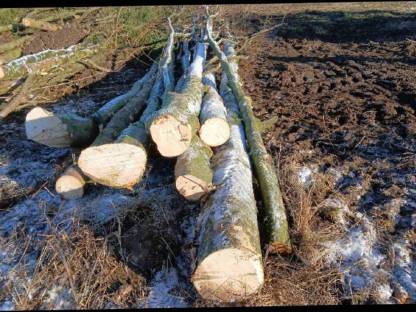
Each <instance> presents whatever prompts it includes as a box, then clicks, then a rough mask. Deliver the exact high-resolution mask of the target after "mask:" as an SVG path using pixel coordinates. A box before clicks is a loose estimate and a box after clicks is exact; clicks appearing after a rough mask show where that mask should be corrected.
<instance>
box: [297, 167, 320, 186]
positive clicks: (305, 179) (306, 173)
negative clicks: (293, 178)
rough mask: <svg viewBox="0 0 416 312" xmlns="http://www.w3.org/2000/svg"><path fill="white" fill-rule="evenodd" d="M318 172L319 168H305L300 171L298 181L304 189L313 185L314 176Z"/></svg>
mask: <svg viewBox="0 0 416 312" xmlns="http://www.w3.org/2000/svg"><path fill="white" fill-rule="evenodd" d="M316 172H318V168H315V167H312V168H310V167H307V166H303V167H301V168H300V169H299V171H298V180H299V182H300V183H301V184H302V185H303V187H304V188H308V187H310V186H311V185H312V183H313V181H314V179H313V174H314V173H316Z"/></svg>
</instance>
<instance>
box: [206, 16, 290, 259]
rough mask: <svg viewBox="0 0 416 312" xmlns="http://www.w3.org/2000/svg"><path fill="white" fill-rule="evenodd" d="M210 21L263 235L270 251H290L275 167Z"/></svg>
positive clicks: (209, 30) (229, 48)
mask: <svg viewBox="0 0 416 312" xmlns="http://www.w3.org/2000/svg"><path fill="white" fill-rule="evenodd" d="M211 23H212V21H211V19H210V18H207V24H206V30H207V34H208V41H209V44H210V46H211V48H212V49H213V51H214V53H215V55H216V56H217V57H218V58H219V59H220V62H221V67H222V70H223V71H224V72H225V73H226V75H227V79H228V85H229V86H230V88H231V90H232V91H233V93H234V96H235V97H236V99H237V101H238V106H239V110H240V113H241V117H242V119H243V121H244V126H245V133H246V137H247V142H248V146H249V149H250V156H251V158H252V160H253V164H254V168H255V172H256V177H257V180H258V181H259V184H260V190H261V193H262V198H263V205H264V215H265V228H266V236H267V240H268V242H269V246H270V247H271V249H270V250H271V251H276V252H282V253H288V252H291V250H292V248H291V243H290V237H289V231H288V222H287V217H286V211H285V207H284V203H283V198H282V194H281V192H280V188H279V181H278V179H277V175H276V172H275V171H276V169H275V167H274V165H273V162H272V158H271V157H270V156H269V155H268V154H267V151H266V148H265V146H264V143H263V139H262V137H261V129H259V123H258V122H257V119H256V117H255V116H254V114H253V110H252V104H251V99H250V98H249V97H248V96H246V95H245V93H244V90H243V87H242V85H241V81H240V79H239V76H238V73H237V63H236V62H235V58H234V57H235V51H234V49H233V47H232V45H231V42H229V41H227V42H226V49H225V53H223V52H222V51H221V50H220V48H219V46H218V44H217V42H216V41H215V40H214V39H213V38H212V25H211ZM227 56H228V57H229V58H228V57H227Z"/></svg>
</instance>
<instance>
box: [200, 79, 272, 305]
mask: <svg viewBox="0 0 416 312" xmlns="http://www.w3.org/2000/svg"><path fill="white" fill-rule="evenodd" d="M220 92H221V96H222V97H223V99H224V103H225V105H226V107H227V110H228V114H227V118H228V121H229V124H230V127H231V135H230V139H229V140H228V142H227V143H225V144H223V145H221V146H220V147H218V149H217V150H216V153H215V155H214V156H213V158H212V164H213V170H214V178H213V183H214V186H215V188H216V190H215V192H213V193H212V194H211V196H210V197H209V199H208V200H207V202H206V203H205V205H204V206H203V208H202V211H201V213H200V216H199V218H198V226H197V228H198V229H199V230H198V232H199V233H198V236H197V244H198V250H197V258H196V269H195V272H194V273H193V275H192V283H193V285H194V286H195V288H196V290H197V291H198V293H199V294H200V295H201V297H202V298H204V299H208V300H220V301H224V302H235V301H241V300H243V299H246V298H247V296H250V295H252V294H254V293H256V292H257V291H258V290H259V289H260V288H261V286H262V285H263V282H264V273H263V263H262V254H261V247H260V235H259V229H258V223H257V207H256V200H255V198H254V191H253V183H252V182H253V181H252V172H251V165H250V159H249V157H248V155H247V151H246V146H245V136H244V129H243V125H242V123H241V120H240V119H239V118H238V104H237V101H236V99H235V97H234V95H233V94H232V91H231V90H230V89H229V87H228V85H227V76H226V75H225V74H223V78H222V80H221V90H220Z"/></svg>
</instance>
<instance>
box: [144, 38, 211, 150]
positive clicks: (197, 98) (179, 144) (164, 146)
mask: <svg viewBox="0 0 416 312" xmlns="http://www.w3.org/2000/svg"><path fill="white" fill-rule="evenodd" d="M206 48H207V47H206V44H205V43H204V42H203V39H202V38H201V40H200V41H199V42H198V43H197V46H196V48H195V53H194V59H193V61H192V63H191V65H190V68H189V74H188V75H187V77H186V78H185V81H184V82H183V86H182V88H181V89H180V90H179V91H178V92H170V93H168V94H167V96H166V97H165V98H164V100H163V103H162V108H161V109H160V110H159V111H158V113H157V115H156V116H155V117H154V118H153V120H152V122H151V125H150V127H149V131H150V135H151V137H152V140H153V142H155V143H156V146H157V149H158V151H159V153H160V154H161V155H162V156H165V157H176V156H179V155H181V154H182V153H183V152H185V151H186V149H187V148H188V147H189V145H190V144H191V140H192V137H193V136H194V135H195V133H196V132H197V130H198V129H199V120H198V115H199V112H200V110H201V100H202V95H203V85H202V82H201V78H202V71H203V67H204V63H205V58H206Z"/></svg>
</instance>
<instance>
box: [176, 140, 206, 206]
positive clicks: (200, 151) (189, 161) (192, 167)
mask: <svg viewBox="0 0 416 312" xmlns="http://www.w3.org/2000/svg"><path fill="white" fill-rule="evenodd" d="M211 157H212V151H211V148H210V147H209V146H207V145H206V144H205V143H204V142H202V140H201V139H200V138H199V137H198V136H197V135H195V136H194V137H193V138H192V141H191V144H190V146H189V148H188V149H187V150H186V151H185V152H184V153H183V154H181V155H180V156H179V157H178V158H177V160H176V165H175V177H176V179H178V178H179V177H184V178H185V179H191V180H192V182H193V183H192V184H194V185H192V186H191V187H193V188H194V189H195V191H192V190H190V189H185V190H181V189H178V191H179V193H181V194H182V195H183V196H185V198H187V199H188V200H199V199H200V198H201V197H202V196H203V195H204V194H207V193H208V192H209V191H210V190H212V170H211V167H210V159H211ZM188 185H190V184H188ZM176 187H177V188H178V183H177V184H176Z"/></svg>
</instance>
